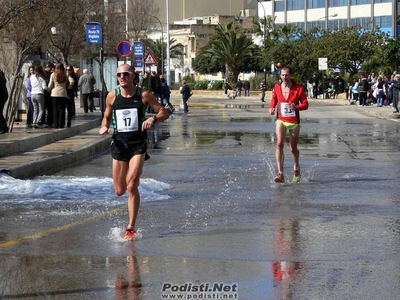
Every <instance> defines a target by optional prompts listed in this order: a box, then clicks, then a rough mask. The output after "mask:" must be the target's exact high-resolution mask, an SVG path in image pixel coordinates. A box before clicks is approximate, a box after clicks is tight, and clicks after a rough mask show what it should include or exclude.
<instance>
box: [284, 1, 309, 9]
mask: <svg viewBox="0 0 400 300" xmlns="http://www.w3.org/2000/svg"><path fill="white" fill-rule="evenodd" d="M304 8H305V7H304V1H298V0H288V8H287V10H300V9H304Z"/></svg>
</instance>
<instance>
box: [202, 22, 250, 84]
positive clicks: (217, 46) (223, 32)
mask: <svg viewBox="0 0 400 300" xmlns="http://www.w3.org/2000/svg"><path fill="white" fill-rule="evenodd" d="M206 47H207V49H206V50H205V54H207V55H211V56H214V58H216V59H218V60H222V61H223V62H225V69H226V76H225V77H226V79H227V81H228V82H229V83H236V82H237V78H238V76H239V73H240V72H241V70H242V69H243V65H244V62H245V61H246V59H247V58H248V57H249V56H251V53H252V51H251V49H252V47H254V44H253V41H252V40H251V39H250V38H249V37H247V36H246V35H245V33H244V32H243V30H242V29H241V28H240V27H239V26H237V25H236V26H234V25H233V23H227V24H224V25H222V24H218V25H217V27H216V29H215V33H214V35H213V36H212V37H211V39H210V41H209V44H208V45H207V46H206Z"/></svg>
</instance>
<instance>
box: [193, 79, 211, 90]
mask: <svg viewBox="0 0 400 300" xmlns="http://www.w3.org/2000/svg"><path fill="white" fill-rule="evenodd" d="M208 84H209V81H208V80H199V81H196V82H195V84H194V89H195V90H206V89H207V87H208Z"/></svg>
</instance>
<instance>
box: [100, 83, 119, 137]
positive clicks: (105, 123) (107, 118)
mask: <svg viewBox="0 0 400 300" xmlns="http://www.w3.org/2000/svg"><path fill="white" fill-rule="evenodd" d="M114 99H115V90H113V91H111V92H109V93H108V95H107V99H106V110H105V111H104V117H103V120H102V121H101V127H100V130H99V133H100V134H106V133H110V130H109V128H110V122H111V114H112V104H113V101H114Z"/></svg>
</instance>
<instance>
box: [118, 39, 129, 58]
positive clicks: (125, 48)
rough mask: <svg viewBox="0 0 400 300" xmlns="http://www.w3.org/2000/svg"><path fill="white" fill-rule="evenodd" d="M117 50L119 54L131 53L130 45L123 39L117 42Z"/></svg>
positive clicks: (126, 54) (127, 54)
mask: <svg viewBox="0 0 400 300" xmlns="http://www.w3.org/2000/svg"><path fill="white" fill-rule="evenodd" d="M117 51H118V53H119V55H122V56H129V55H131V53H132V45H131V43H129V42H127V41H123V42H121V43H119V44H118V47H117Z"/></svg>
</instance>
